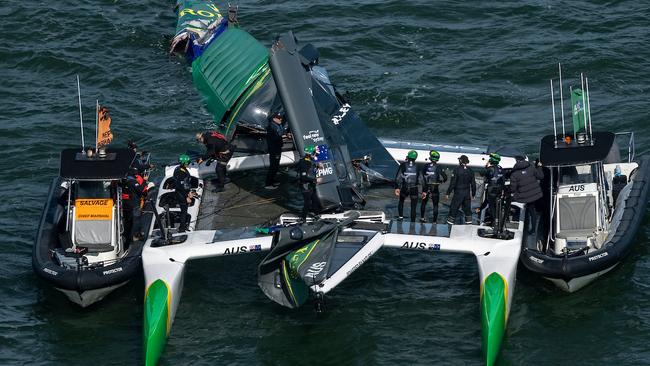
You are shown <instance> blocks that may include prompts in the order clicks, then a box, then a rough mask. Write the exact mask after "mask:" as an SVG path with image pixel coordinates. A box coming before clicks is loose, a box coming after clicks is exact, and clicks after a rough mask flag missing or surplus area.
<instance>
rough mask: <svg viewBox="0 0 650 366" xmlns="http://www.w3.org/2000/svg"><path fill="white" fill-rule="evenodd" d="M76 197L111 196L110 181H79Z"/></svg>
mask: <svg viewBox="0 0 650 366" xmlns="http://www.w3.org/2000/svg"><path fill="white" fill-rule="evenodd" d="M76 198H111V181H109V180H106V181H80V182H78V183H77V197H76Z"/></svg>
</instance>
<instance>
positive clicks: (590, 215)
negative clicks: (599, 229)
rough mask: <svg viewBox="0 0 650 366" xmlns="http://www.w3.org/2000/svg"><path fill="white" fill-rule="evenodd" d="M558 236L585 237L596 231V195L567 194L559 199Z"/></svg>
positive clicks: (566, 237)
mask: <svg viewBox="0 0 650 366" xmlns="http://www.w3.org/2000/svg"><path fill="white" fill-rule="evenodd" d="M558 201H559V212H558V213H559V215H560V217H559V219H560V222H559V224H560V225H559V230H558V233H557V235H556V237H558V238H564V239H568V238H582V239H584V238H586V237H589V236H593V235H594V231H596V196H593V195H587V196H568V197H561V198H560V199H559V200H558Z"/></svg>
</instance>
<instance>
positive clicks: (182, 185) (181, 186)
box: [173, 154, 194, 233]
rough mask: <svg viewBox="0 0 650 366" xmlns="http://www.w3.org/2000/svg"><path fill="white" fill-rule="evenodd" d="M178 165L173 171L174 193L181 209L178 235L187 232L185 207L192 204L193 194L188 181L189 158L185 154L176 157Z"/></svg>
mask: <svg viewBox="0 0 650 366" xmlns="http://www.w3.org/2000/svg"><path fill="white" fill-rule="evenodd" d="M178 163H179V165H178V166H177V167H176V168H175V169H174V175H173V176H174V192H175V193H176V199H177V201H178V206H179V207H180V209H181V215H180V217H179V219H180V225H179V227H178V232H179V233H184V232H186V231H187V230H188V223H187V207H188V204H190V203H192V198H193V197H194V193H192V184H191V181H190V178H191V177H190V172H189V171H188V170H187V166H188V165H189V164H190V157H189V156H188V155H186V154H181V155H180V156H179V157H178Z"/></svg>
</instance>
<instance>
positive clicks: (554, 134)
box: [551, 79, 557, 147]
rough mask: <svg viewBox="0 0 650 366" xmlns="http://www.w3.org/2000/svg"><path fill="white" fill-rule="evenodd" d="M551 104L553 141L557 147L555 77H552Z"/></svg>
mask: <svg viewBox="0 0 650 366" xmlns="http://www.w3.org/2000/svg"><path fill="white" fill-rule="evenodd" d="M551 105H552V106H553V143H554V144H555V147H557V126H556V124H555V94H553V79H551Z"/></svg>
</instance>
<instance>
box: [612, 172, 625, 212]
mask: <svg viewBox="0 0 650 366" xmlns="http://www.w3.org/2000/svg"><path fill="white" fill-rule="evenodd" d="M626 185H627V176H626V175H623V174H621V166H620V165H617V166H616V168H614V178H612V199H613V201H614V205H613V206H614V208H616V200H617V199H618V195H619V194H620V193H621V191H622V190H623V188H625V186H626Z"/></svg>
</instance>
